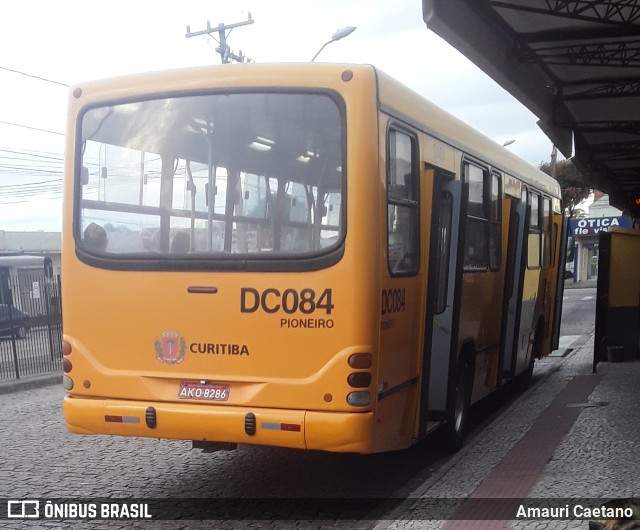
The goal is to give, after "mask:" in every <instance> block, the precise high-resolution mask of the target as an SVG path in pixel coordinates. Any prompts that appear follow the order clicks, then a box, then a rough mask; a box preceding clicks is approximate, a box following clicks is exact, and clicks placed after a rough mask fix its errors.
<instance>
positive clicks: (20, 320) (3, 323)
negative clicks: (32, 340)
mask: <svg viewBox="0 0 640 530" xmlns="http://www.w3.org/2000/svg"><path fill="white" fill-rule="evenodd" d="M9 311H11V313H9ZM9 316H11V318H9ZM14 330H15V336H16V337H17V338H19V339H24V338H25V337H26V336H27V332H28V331H29V315H27V314H26V313H23V312H22V311H20V310H19V309H16V308H15V307H13V306H9V305H7V304H0V336H3V337H10V336H11V335H12V334H13V333H14Z"/></svg>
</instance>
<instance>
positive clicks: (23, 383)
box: [0, 374, 62, 395]
mask: <svg viewBox="0 0 640 530" xmlns="http://www.w3.org/2000/svg"><path fill="white" fill-rule="evenodd" d="M52 385H60V386H62V374H46V375H36V376H28V377H25V378H23V379H15V380H12V381H0V395H2V394H11V393H13V392H19V391H21V390H33V389H36V388H42V387H45V386H52Z"/></svg>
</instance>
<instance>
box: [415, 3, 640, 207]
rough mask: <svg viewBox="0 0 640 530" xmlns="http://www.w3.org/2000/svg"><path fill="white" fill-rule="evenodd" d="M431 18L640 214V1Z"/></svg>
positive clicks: (454, 8)
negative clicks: (637, 200) (638, 201)
mask: <svg viewBox="0 0 640 530" xmlns="http://www.w3.org/2000/svg"><path fill="white" fill-rule="evenodd" d="M423 16H424V20H425V22H426V23H427V26H428V27H429V29H431V30H433V31H434V32H435V33H437V34H438V35H440V36H441V37H442V38H444V39H445V40H447V41H448V42H449V43H450V44H451V45H452V46H454V47H455V48H457V49H458V50H459V51H460V52H462V53H463V54H464V55H466V56H467V57H468V58H469V59H470V60H471V61H473V62H474V63H475V64H477V65H478V66H479V67H480V68H481V69H482V70H484V71H485V72H486V73H487V74H488V75H490V76H491V77H492V78H493V79H494V80H495V81H496V82H497V83H499V84H500V85H501V86H502V87H503V88H504V89H505V90H507V91H508V92H510V93H511V94H512V95H513V96H514V97H516V98H517V99H518V100H519V101H520V102H521V103H522V104H523V105H525V106H526V107H527V108H529V110H531V111H532V112H533V113H534V114H535V115H536V116H537V117H538V118H539V122H538V124H539V126H540V127H541V128H542V130H543V131H544V132H545V133H546V134H547V136H548V137H549V138H550V139H551V141H552V142H553V143H554V144H555V145H556V146H557V147H558V149H559V150H560V151H561V152H562V154H563V155H564V156H565V157H567V158H570V157H572V156H573V161H574V163H575V164H576V165H577V166H578V168H579V169H580V171H581V172H582V173H583V174H584V175H585V176H586V177H587V179H588V182H589V183H590V185H592V186H594V187H596V188H598V189H600V190H602V191H604V192H606V193H608V194H609V196H610V202H611V204H613V205H615V206H617V207H618V208H621V209H627V208H628V209H634V208H635V211H636V212H639V211H640V205H638V204H636V202H635V201H636V199H638V198H640V0H423Z"/></svg>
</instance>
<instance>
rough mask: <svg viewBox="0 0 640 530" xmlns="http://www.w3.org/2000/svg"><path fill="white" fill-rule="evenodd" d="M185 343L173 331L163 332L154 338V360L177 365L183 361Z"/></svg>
mask: <svg viewBox="0 0 640 530" xmlns="http://www.w3.org/2000/svg"><path fill="white" fill-rule="evenodd" d="M186 347H187V343H186V342H185V340H184V338H183V337H181V336H180V335H179V334H178V333H176V332H175V331H163V332H162V333H160V336H159V337H156V341H155V350H156V359H157V360H158V361H160V362H163V363H168V364H178V363H181V362H182V361H184V353H185V350H186Z"/></svg>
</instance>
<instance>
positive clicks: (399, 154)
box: [387, 129, 420, 275]
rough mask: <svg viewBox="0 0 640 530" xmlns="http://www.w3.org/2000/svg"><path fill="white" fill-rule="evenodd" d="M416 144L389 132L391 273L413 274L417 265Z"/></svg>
mask: <svg viewBox="0 0 640 530" xmlns="http://www.w3.org/2000/svg"><path fill="white" fill-rule="evenodd" d="M417 150H418V149H417V142H416V139H415V138H414V137H412V136H409V135H408V134H406V133H403V132H400V131H398V130H395V129H390V131H389V139H388V155H387V157H388V158H387V258H388V264H389V271H390V272H391V273H392V274H403V275H406V274H416V273H417V272H418V268H419V266H420V263H419V259H418V256H419V255H420V239H419V229H420V208H419V203H418V182H419V180H418V176H419V171H418V155H417Z"/></svg>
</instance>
